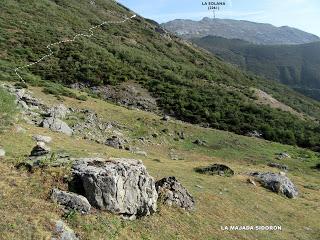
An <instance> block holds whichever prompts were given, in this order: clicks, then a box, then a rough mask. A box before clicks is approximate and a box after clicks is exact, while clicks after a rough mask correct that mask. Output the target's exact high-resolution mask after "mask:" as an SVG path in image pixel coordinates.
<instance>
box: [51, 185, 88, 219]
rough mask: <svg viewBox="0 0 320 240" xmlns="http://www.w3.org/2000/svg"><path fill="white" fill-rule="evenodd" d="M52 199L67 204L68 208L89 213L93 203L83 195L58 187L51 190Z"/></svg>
mask: <svg viewBox="0 0 320 240" xmlns="http://www.w3.org/2000/svg"><path fill="white" fill-rule="evenodd" d="M51 199H52V200H53V201H54V202H56V203H59V204H61V205H63V206H65V207H66V208H67V209H69V210H70V209H72V210H76V211H79V212H81V213H88V212H89V211H90V209H91V205H90V203H89V202H88V200H87V199H86V198H85V197H84V196H81V195H78V194H75V193H71V192H65V191H60V190H58V189H56V188H55V189H53V190H52V192H51Z"/></svg>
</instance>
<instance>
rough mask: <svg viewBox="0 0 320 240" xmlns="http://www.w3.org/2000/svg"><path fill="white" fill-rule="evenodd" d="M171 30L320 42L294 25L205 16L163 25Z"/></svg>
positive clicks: (258, 39)
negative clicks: (280, 25) (195, 19)
mask: <svg viewBox="0 0 320 240" xmlns="http://www.w3.org/2000/svg"><path fill="white" fill-rule="evenodd" d="M162 26H163V27H164V28H166V29H167V30H168V31H170V32H173V33H175V34H177V35H179V36H182V37H184V38H187V39H189V38H198V37H205V36H210V35H211V36H219V37H224V38H228V39H241V40H245V41H248V42H251V43H254V44H265V45H267V44H271V45H272V44H303V43H310V42H316V41H319V40H320V38H319V37H318V36H315V35H313V34H310V33H307V32H304V31H301V30H299V29H296V28H291V27H287V26H284V27H275V26H273V25H271V24H264V23H255V22H249V21H241V20H231V19H211V18H207V17H206V18H203V19H202V20H200V21H192V20H183V19H177V20H173V21H170V22H167V23H164V24H162Z"/></svg>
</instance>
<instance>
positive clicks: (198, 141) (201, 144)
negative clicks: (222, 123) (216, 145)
mask: <svg viewBox="0 0 320 240" xmlns="http://www.w3.org/2000/svg"><path fill="white" fill-rule="evenodd" d="M193 144H196V145H199V146H207V143H206V141H203V140H200V139H196V140H195V141H193Z"/></svg>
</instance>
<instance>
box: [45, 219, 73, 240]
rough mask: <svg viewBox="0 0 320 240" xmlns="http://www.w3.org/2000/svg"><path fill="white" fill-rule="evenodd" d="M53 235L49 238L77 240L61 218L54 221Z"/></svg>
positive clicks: (53, 239) (52, 239)
mask: <svg viewBox="0 0 320 240" xmlns="http://www.w3.org/2000/svg"><path fill="white" fill-rule="evenodd" d="M53 235H54V236H53V237H52V238H51V240H79V238H77V236H76V234H75V233H74V232H73V230H72V229H70V228H69V227H68V226H67V225H66V224H65V223H64V222H63V221H62V220H58V221H56V225H55V229H54V234H53Z"/></svg>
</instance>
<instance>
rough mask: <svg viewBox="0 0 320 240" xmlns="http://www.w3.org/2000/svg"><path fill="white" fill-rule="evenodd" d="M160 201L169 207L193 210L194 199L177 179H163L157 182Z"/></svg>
mask: <svg viewBox="0 0 320 240" xmlns="http://www.w3.org/2000/svg"><path fill="white" fill-rule="evenodd" d="M156 189H157V192H158V195H159V199H161V201H163V203H165V204H167V205H169V206H172V205H174V206H177V207H180V208H183V209H185V210H193V209H194V207H195V201H194V198H193V197H192V196H191V194H190V193H189V192H188V190H187V189H186V188H184V187H183V186H182V185H181V183H179V182H178V180H177V179H176V178H175V177H167V178H163V179H161V180H159V181H157V182H156Z"/></svg>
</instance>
